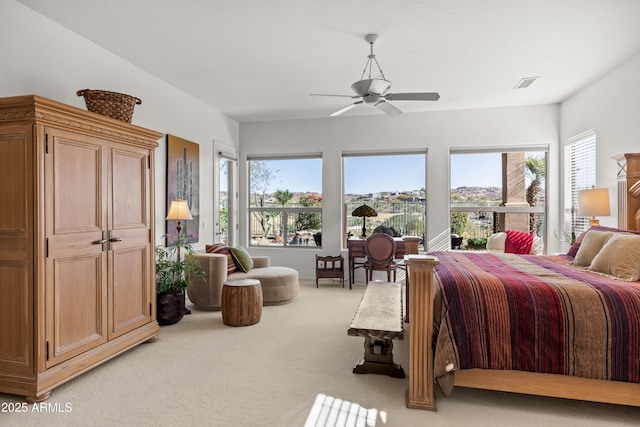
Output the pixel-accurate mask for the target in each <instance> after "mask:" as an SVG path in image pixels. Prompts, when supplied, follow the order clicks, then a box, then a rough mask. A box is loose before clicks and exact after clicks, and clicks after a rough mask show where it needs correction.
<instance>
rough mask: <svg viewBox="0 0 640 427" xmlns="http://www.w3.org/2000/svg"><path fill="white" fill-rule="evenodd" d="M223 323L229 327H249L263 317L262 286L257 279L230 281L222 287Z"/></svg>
mask: <svg viewBox="0 0 640 427" xmlns="http://www.w3.org/2000/svg"><path fill="white" fill-rule="evenodd" d="M221 302H222V305H221V310H222V322H223V323H224V324H225V325H227V326H249V325H254V324H256V323H258V322H259V321H260V316H261V315H262V286H261V285H260V281H258V280H255V279H241V280H229V281H227V282H224V284H223V285H222V301H221Z"/></svg>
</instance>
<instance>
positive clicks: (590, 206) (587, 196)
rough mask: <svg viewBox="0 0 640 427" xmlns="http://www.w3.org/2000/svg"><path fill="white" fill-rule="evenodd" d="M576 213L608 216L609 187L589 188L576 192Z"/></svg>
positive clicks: (609, 212)
mask: <svg viewBox="0 0 640 427" xmlns="http://www.w3.org/2000/svg"><path fill="white" fill-rule="evenodd" d="M578 214H579V215H580V216H591V217H595V216H609V215H611V210H610V207H609V189H608V188H595V187H593V188H591V189H589V190H580V191H579V192H578Z"/></svg>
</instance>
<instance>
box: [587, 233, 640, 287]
mask: <svg viewBox="0 0 640 427" xmlns="http://www.w3.org/2000/svg"><path fill="white" fill-rule="evenodd" d="M589 268H590V269H591V270H593V271H597V272H598V273H605V274H612V275H614V276H616V277H617V278H618V279H620V280H625V281H627V282H635V281H637V280H640V236H637V235H633V234H622V233H614V234H613V235H612V236H611V238H609V240H608V241H607V243H605V244H604V246H603V247H602V249H601V250H600V252H599V253H598V255H596V256H595V257H594V258H593V261H592V262H591V266H590V267H589Z"/></svg>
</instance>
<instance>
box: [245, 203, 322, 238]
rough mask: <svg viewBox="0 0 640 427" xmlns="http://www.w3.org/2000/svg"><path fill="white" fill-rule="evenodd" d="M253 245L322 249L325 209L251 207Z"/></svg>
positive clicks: (250, 227)
mask: <svg viewBox="0 0 640 427" xmlns="http://www.w3.org/2000/svg"><path fill="white" fill-rule="evenodd" d="M249 213H250V217H249V232H250V236H251V241H250V243H249V244H250V245H251V246H301V247H305V246H312V247H317V246H322V240H321V236H322V208H321V207H283V206H267V207H250V208H249Z"/></svg>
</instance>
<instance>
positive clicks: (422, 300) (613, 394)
mask: <svg viewBox="0 0 640 427" xmlns="http://www.w3.org/2000/svg"><path fill="white" fill-rule="evenodd" d="M405 263H406V264H407V266H408V269H407V270H408V272H407V290H406V292H407V298H406V301H407V304H408V307H407V312H408V314H409V313H410V316H411V317H410V326H409V389H408V391H407V407H408V408H415V409H427V410H433V411H435V410H436V402H435V396H434V388H433V385H434V377H433V350H432V345H431V340H432V332H433V331H432V329H433V295H434V276H433V275H434V268H435V267H436V266H437V265H438V264H439V261H438V259H437V258H436V257H433V256H429V255H407V256H406V257H405ZM454 384H455V385H456V386H460V387H470V388H479V389H487V390H497V391H506V392H514V393H523V394H531V395H539V396H547V397H560V398H565V399H574V400H586V401H593V402H603V403H614V404H619V405H629V406H640V384H636V383H627V382H621V381H607V380H594V379H588V378H581V377H573V376H567V375H552V374H538V373H533V372H523V371H498V370H488V369H469V370H460V371H456V373H455V382H454Z"/></svg>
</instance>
